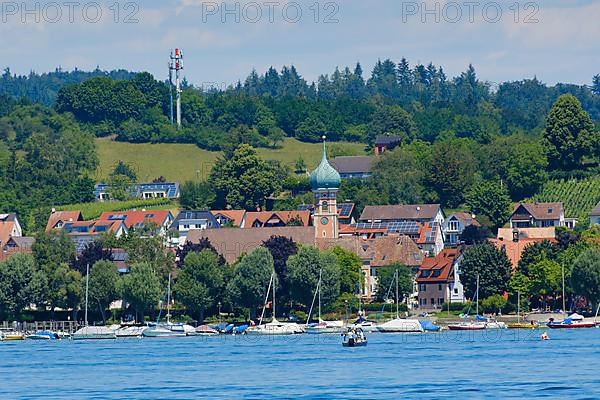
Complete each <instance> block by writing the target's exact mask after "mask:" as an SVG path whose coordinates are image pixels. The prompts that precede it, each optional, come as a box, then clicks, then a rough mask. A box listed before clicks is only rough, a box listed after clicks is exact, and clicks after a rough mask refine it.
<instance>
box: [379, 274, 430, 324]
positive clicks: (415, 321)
mask: <svg viewBox="0 0 600 400" xmlns="http://www.w3.org/2000/svg"><path fill="white" fill-rule="evenodd" d="M394 281H395V282H396V299H395V300H396V318H394V319H393V320H391V321H388V322H385V323H383V324H380V325H377V330H378V331H379V332H383V333H408V332H419V333H423V332H425V330H424V329H423V326H421V323H420V322H419V320H418V319H410V318H400V313H399V292H398V270H396V273H395V274H394ZM392 283H393V282H392ZM390 291H391V286H390V290H388V295H389V292H390ZM386 297H388V296H386Z"/></svg>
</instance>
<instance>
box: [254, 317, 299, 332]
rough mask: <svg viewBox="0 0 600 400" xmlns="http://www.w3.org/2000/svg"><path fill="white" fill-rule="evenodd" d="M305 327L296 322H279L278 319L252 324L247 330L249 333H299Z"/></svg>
mask: <svg viewBox="0 0 600 400" xmlns="http://www.w3.org/2000/svg"><path fill="white" fill-rule="evenodd" d="M304 332H305V331H304V328H303V327H302V326H300V325H298V324H297V323H295V322H279V321H278V320H277V319H275V318H273V320H272V321H271V322H269V323H267V324H261V325H256V326H251V327H249V328H248V329H247V330H246V333H247V334H248V335H298V334H301V333H304Z"/></svg>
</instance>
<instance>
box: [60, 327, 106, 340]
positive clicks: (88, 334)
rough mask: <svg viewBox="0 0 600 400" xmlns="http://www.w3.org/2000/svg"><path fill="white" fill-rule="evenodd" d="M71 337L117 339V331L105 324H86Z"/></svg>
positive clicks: (76, 338) (79, 338) (74, 338)
mask: <svg viewBox="0 0 600 400" xmlns="http://www.w3.org/2000/svg"><path fill="white" fill-rule="evenodd" d="M71 338H72V339H73V340H101V339H116V338H117V335H115V331H113V330H112V329H109V328H107V327H105V326H85V327H83V328H81V329H79V330H78V331H77V332H75V333H74V334H73V335H72V336H71Z"/></svg>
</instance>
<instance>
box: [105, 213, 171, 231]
mask: <svg viewBox="0 0 600 400" xmlns="http://www.w3.org/2000/svg"><path fill="white" fill-rule="evenodd" d="M169 215H170V216H171V219H172V217H173V215H172V214H171V211H169V210H148V211H115V212H104V213H102V215H100V218H98V220H99V221H123V222H124V223H125V226H126V227H127V228H131V227H136V226H141V225H143V224H144V223H146V222H152V223H154V224H156V226H158V227H161V226H163V224H164V223H165V222H166V221H167V218H168V217H169Z"/></svg>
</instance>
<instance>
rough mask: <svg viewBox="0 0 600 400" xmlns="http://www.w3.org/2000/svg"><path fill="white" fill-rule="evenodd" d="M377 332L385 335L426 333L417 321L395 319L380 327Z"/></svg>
mask: <svg viewBox="0 0 600 400" xmlns="http://www.w3.org/2000/svg"><path fill="white" fill-rule="evenodd" d="M377 330H378V331H379V332H384V333H409V332H425V330H424V329H423V327H422V326H421V323H420V322H419V320H417V319H400V318H397V319H394V320H391V321H388V322H386V323H384V324H381V325H378V326H377Z"/></svg>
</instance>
